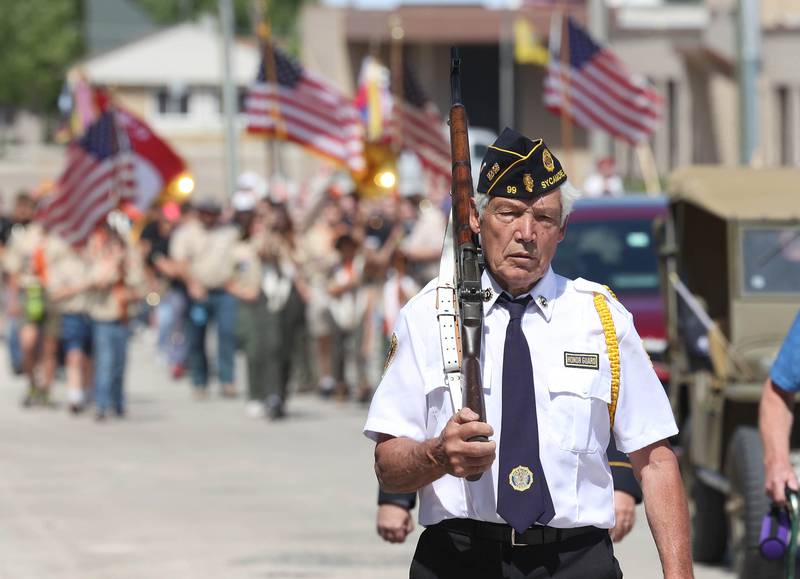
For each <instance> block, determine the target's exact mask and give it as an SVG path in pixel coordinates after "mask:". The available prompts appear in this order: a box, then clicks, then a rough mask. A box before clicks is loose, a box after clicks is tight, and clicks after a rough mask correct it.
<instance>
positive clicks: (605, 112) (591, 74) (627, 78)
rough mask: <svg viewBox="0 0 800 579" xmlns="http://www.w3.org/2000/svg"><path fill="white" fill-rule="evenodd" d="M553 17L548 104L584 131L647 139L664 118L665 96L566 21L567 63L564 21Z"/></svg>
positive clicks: (622, 137) (639, 141)
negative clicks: (562, 55)
mask: <svg viewBox="0 0 800 579" xmlns="http://www.w3.org/2000/svg"><path fill="white" fill-rule="evenodd" d="M553 18H554V24H553V27H552V30H551V34H550V40H551V48H550V54H551V56H550V61H549V62H548V65H547V76H546V78H545V83H544V86H545V91H544V103H545V106H547V108H548V109H549V110H550V111H551V112H554V113H556V114H560V115H564V114H568V115H569V117H570V118H571V119H572V120H573V121H574V122H575V123H577V124H578V125H580V126H582V127H584V128H587V129H600V130H603V131H605V132H607V133H610V134H611V135H613V136H614V137H617V138H619V139H622V140H624V141H627V142H629V143H631V144H637V143H641V142H644V141H646V140H647V139H649V138H650V135H652V134H653V131H654V130H655V128H656V126H657V125H658V123H659V121H660V118H661V110H662V108H663V104H664V101H663V98H662V97H661V95H660V94H658V92H656V91H655V90H654V89H653V88H652V86H650V84H649V83H648V82H647V81H646V80H645V79H644V78H643V77H639V76H636V75H633V74H632V73H630V72H629V71H628V69H627V68H626V67H625V65H624V64H623V63H622V61H620V60H619V59H618V58H617V57H616V55H615V54H614V53H612V52H611V51H610V50H608V49H607V48H604V47H602V46H600V45H599V44H597V43H596V42H595V41H594V40H592V38H591V37H590V36H589V34H588V33H587V32H586V31H585V30H583V29H582V28H581V27H580V26H578V25H577V24H576V23H575V22H573V20H572V19H571V18H567V47H568V48H567V50H568V51H569V61H568V63H564V62H562V61H561V58H560V55H559V52H560V50H559V49H560V47H561V34H560V30H561V21H560V18H559V17H558V16H555V15H554V16H553Z"/></svg>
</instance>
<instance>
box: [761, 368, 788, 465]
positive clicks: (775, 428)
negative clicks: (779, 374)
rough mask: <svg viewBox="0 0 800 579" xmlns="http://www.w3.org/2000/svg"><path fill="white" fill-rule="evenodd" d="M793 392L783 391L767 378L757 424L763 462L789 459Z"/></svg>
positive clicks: (768, 462)
mask: <svg viewBox="0 0 800 579" xmlns="http://www.w3.org/2000/svg"><path fill="white" fill-rule="evenodd" d="M793 404H794V394H790V393H788V392H784V391H783V390H781V389H780V388H778V387H776V386H775V384H773V383H772V380H769V379H768V380H767V383H766V384H764V391H763V393H762V395H761V406H760V407H759V420H758V422H759V425H760V430H761V440H762V441H763V442H764V462H765V463H766V464H770V463H773V462H780V461H786V462H788V461H789V434H790V432H791V430H792V421H793V414H792V405H793Z"/></svg>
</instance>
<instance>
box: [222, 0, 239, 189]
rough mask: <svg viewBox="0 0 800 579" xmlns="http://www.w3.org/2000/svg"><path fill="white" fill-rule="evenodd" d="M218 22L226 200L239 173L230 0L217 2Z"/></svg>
mask: <svg viewBox="0 0 800 579" xmlns="http://www.w3.org/2000/svg"><path fill="white" fill-rule="evenodd" d="M219 22H220V27H221V28H222V106H223V112H224V116H225V169H226V171H225V176H226V179H225V181H226V182H225V189H226V193H227V195H228V199H230V198H231V197H232V196H233V192H234V191H235V190H236V175H238V173H239V167H238V164H239V163H238V161H239V156H238V152H237V147H236V145H237V142H236V137H237V135H236V114H237V110H236V109H237V105H238V99H237V98H236V84H235V82H234V79H233V58H232V54H231V53H232V51H233V4H232V3H231V0H219Z"/></svg>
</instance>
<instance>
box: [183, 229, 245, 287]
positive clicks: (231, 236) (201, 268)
mask: <svg viewBox="0 0 800 579" xmlns="http://www.w3.org/2000/svg"><path fill="white" fill-rule="evenodd" d="M238 239H239V232H238V231H237V229H236V228H235V227H233V226H229V225H222V226H218V227H215V228H213V229H205V228H204V227H203V226H202V225H201V224H200V223H199V222H198V221H196V220H191V221H188V222H187V223H185V224H184V225H181V226H180V227H179V228H178V230H177V231H175V234H174V237H173V238H172V241H171V243H170V250H169V253H170V257H172V258H173V259H175V260H176V261H182V262H187V263H188V265H189V273H190V275H191V276H192V278H193V279H194V280H195V281H197V282H198V283H200V284H201V285H202V286H203V287H204V288H205V289H207V290H212V289H218V288H221V287H224V286H225V284H226V283H228V282H229V281H230V280H231V279H232V278H233V274H234V266H235V262H234V259H233V255H232V252H233V248H234V246H235V245H236V243H237V241H238Z"/></svg>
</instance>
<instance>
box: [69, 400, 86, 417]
mask: <svg viewBox="0 0 800 579" xmlns="http://www.w3.org/2000/svg"><path fill="white" fill-rule="evenodd" d="M84 409H85V407H84V406H83V404H77V403H74V402H73V403H70V405H69V412H70V414H73V415H75V416H77V415H79V414H81V413H82V412H83V411H84Z"/></svg>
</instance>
